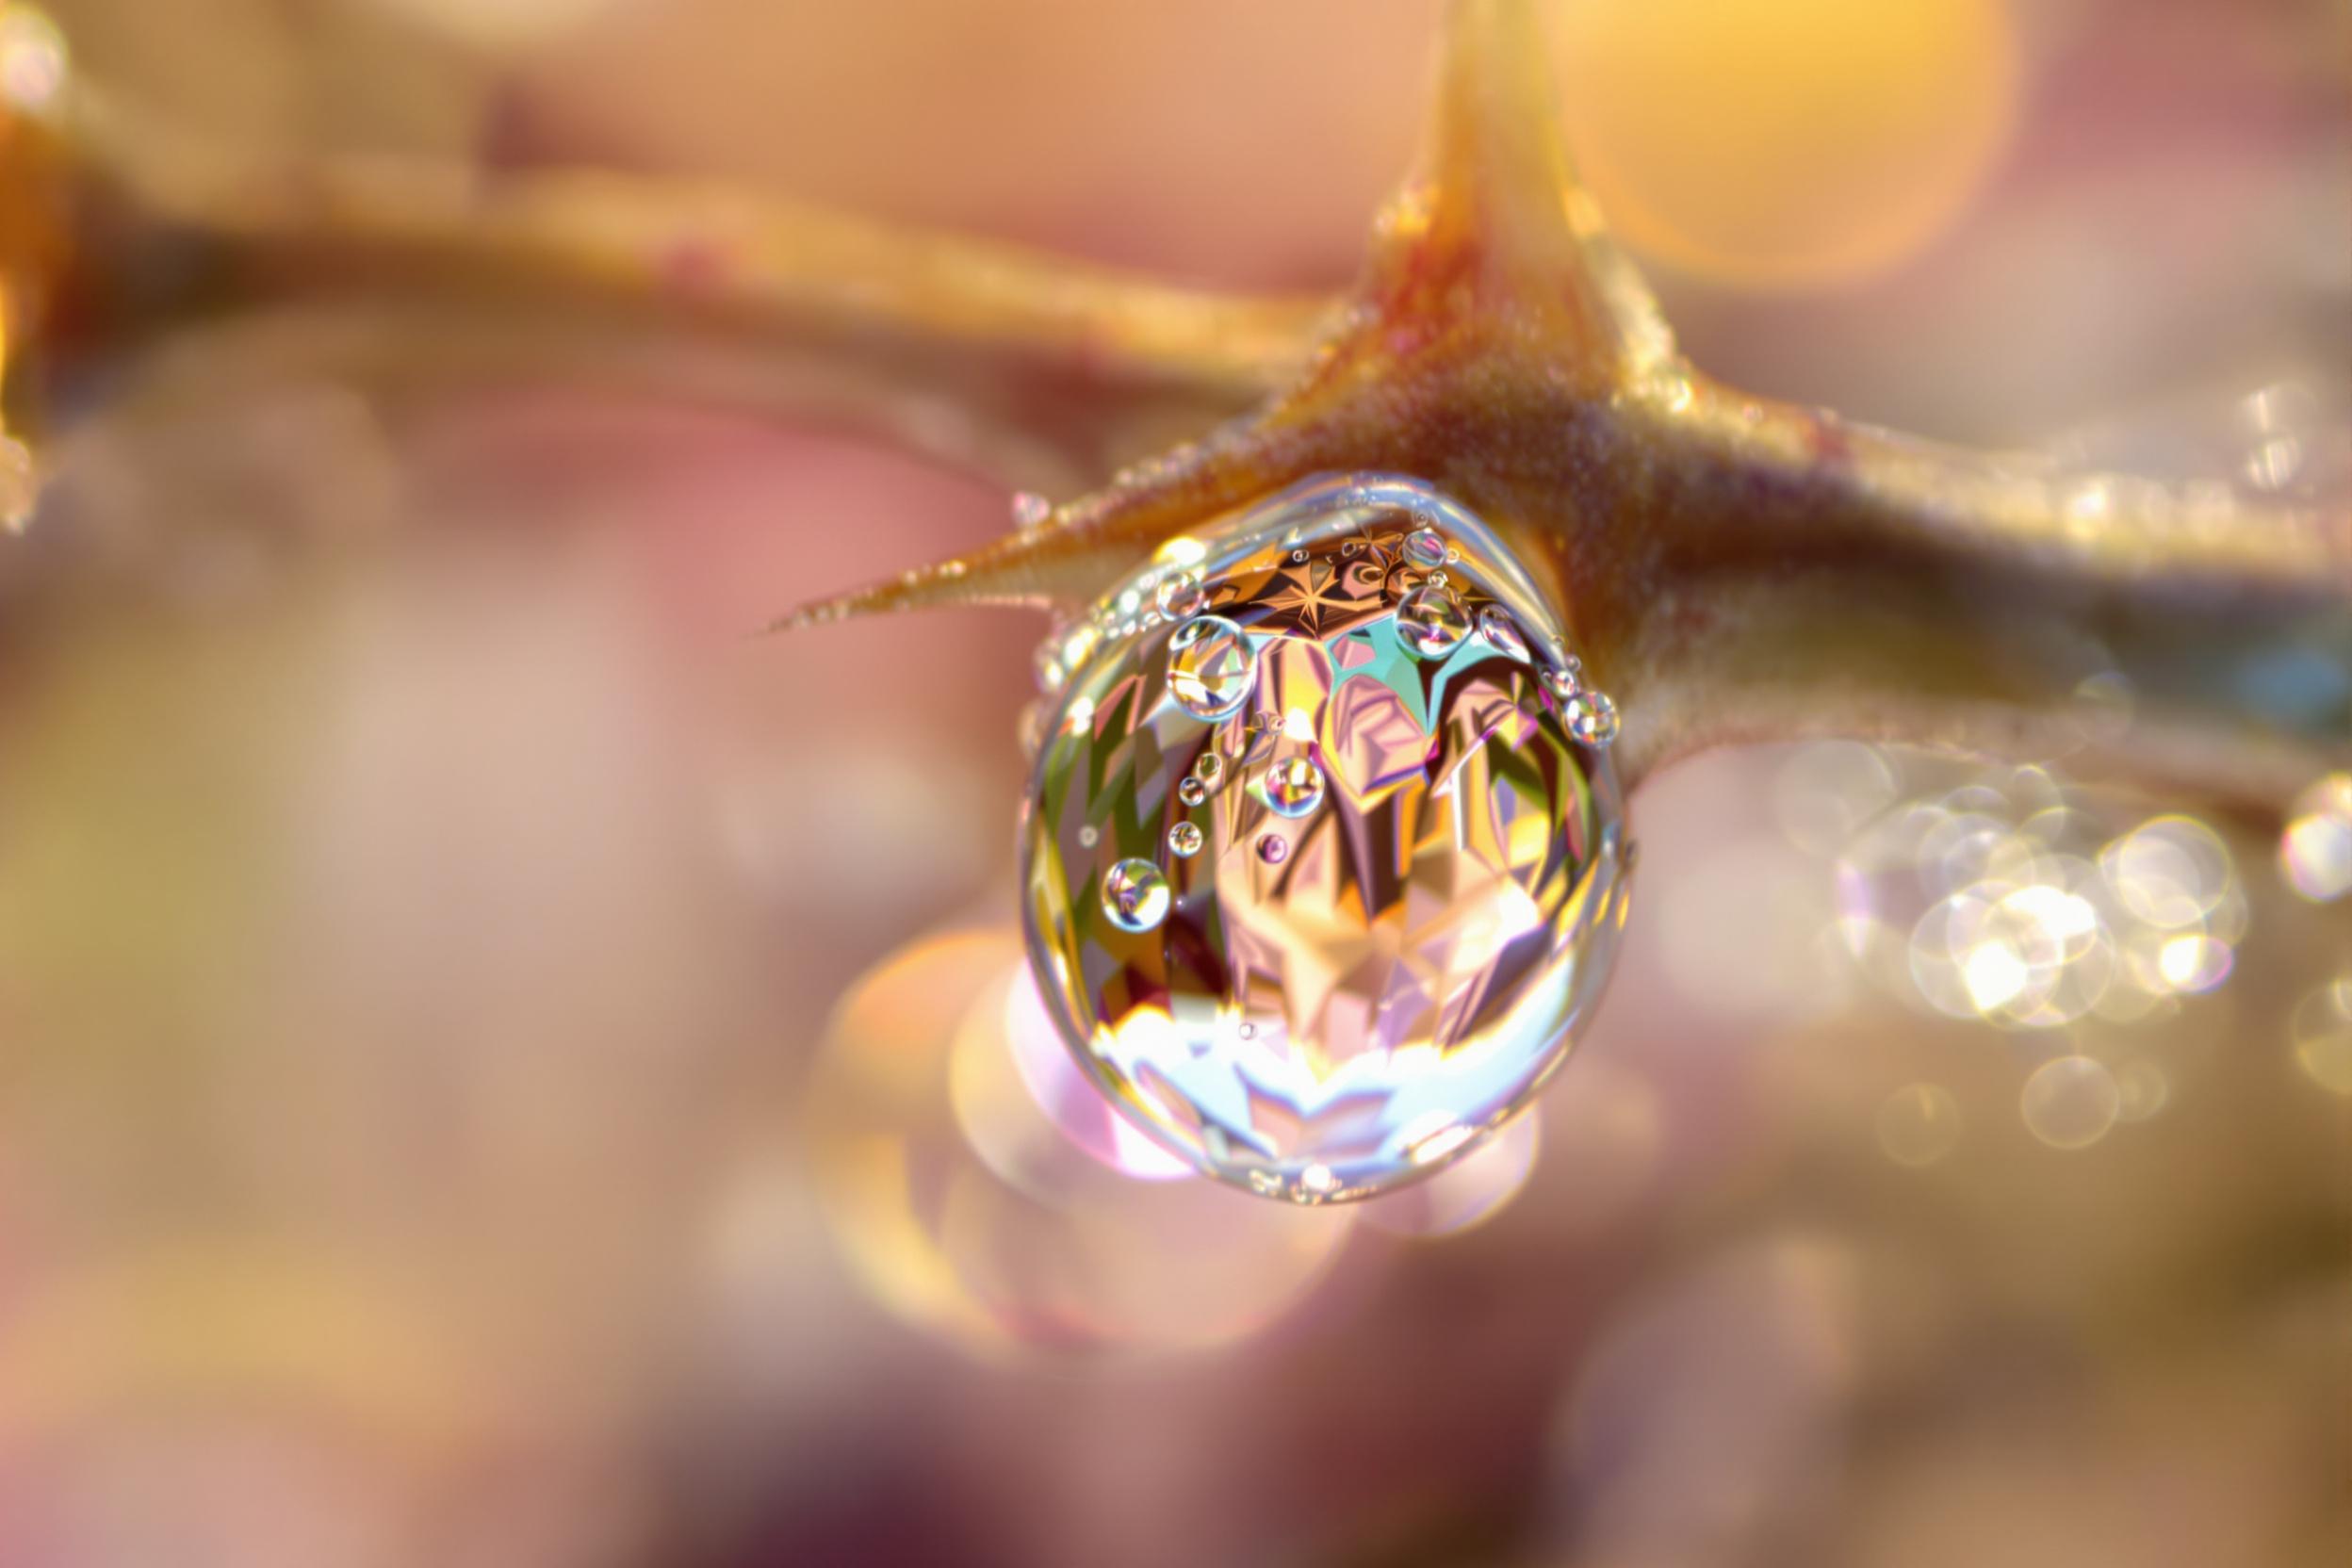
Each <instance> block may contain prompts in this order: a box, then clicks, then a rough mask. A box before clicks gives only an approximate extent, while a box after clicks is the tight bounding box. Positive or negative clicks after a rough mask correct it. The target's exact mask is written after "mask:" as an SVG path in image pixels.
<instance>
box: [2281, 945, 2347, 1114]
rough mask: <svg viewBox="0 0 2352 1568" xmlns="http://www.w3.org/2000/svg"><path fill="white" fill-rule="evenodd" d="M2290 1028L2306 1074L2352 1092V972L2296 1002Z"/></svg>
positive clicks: (2299, 1064) (2338, 1091)
mask: <svg viewBox="0 0 2352 1568" xmlns="http://www.w3.org/2000/svg"><path fill="white" fill-rule="evenodd" d="M2290 1028H2291V1030H2292V1032H2293V1037H2294V1043H2295V1065H2296V1066H2297V1067H2299V1068H2301V1069H2302V1070H2303V1073H2304V1076H2305V1077H2307V1078H2309V1079H2311V1082H2312V1083H2314V1084H2317V1085H2318V1086H2320V1087H2321V1088H2324V1089H2326V1090H2327V1092H2328V1093H2330V1094H2341V1095H2345V1096H2352V975H2345V976H2342V977H2339V978H2337V979H2334V980H2330V981H2328V982H2327V984H2326V985H2324V986H2320V987H2318V988H2315V989H2313V990H2312V991H2311V992H2310V993H2309V994H2307V995H2306V996H2305V997H2304V998H2303V1000H2302V1001H2301V1002H2299V1003H2297V1004H2295V1016H2294V1019H2293V1021H2292V1022H2291V1024H2290Z"/></svg>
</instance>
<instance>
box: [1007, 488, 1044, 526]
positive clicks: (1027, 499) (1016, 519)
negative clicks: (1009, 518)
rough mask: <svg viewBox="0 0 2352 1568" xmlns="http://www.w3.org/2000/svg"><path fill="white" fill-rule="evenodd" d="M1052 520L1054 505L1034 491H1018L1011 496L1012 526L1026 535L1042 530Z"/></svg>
mask: <svg viewBox="0 0 2352 1568" xmlns="http://www.w3.org/2000/svg"><path fill="white" fill-rule="evenodd" d="M1053 520H1054V503H1053V502H1052V501H1049V500H1047V499H1046V498H1044V497H1043V496H1040V495H1038V494H1037V492H1036V491H1034V490H1021V491H1018V492H1016V493H1015V494H1014V496H1013V526H1014V527H1015V528H1017V529H1020V530H1021V531H1022V532H1024V533H1026V532H1028V531H1030V530H1032V529H1040V528H1043V527H1044V526H1045V525H1046V524H1048V523H1050V522H1052V521H1053Z"/></svg>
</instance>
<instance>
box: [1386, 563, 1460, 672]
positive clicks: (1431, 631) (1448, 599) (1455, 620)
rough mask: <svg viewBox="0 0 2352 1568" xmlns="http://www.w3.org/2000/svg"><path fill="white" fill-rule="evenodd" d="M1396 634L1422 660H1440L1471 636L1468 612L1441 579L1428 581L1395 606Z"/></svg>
mask: <svg viewBox="0 0 2352 1568" xmlns="http://www.w3.org/2000/svg"><path fill="white" fill-rule="evenodd" d="M1468 635H1470V613H1469V612H1468V611H1467V610H1465V609H1463V608H1462V600H1461V599H1460V598H1459V597H1458V596H1456V595H1455V593H1454V591H1453V590H1452V589H1450V588H1448V587H1446V585H1445V584H1444V583H1443V582H1439V581H1435V580H1431V581H1428V582H1425V583H1423V584H1422V585H1421V586H1420V587H1418V588H1415V589H1414V590H1413V592H1412V593H1410V594H1407V595H1406V596H1405V598H1404V602H1403V603H1402V604H1399V605H1398V606H1397V637H1398V638H1399V639H1400V640H1401V641H1402V642H1403V643H1404V645H1405V647H1406V649H1407V650H1408V651H1409V652H1411V653H1413V654H1414V655H1415V656H1416V657H1418V658H1422V659H1443V658H1445V657H1446V655H1447V654H1449V653H1451V652H1453V651H1454V649H1455V648H1456V647H1457V646H1459V645H1461V643H1462V639H1463V638H1465V637H1467V636H1468Z"/></svg>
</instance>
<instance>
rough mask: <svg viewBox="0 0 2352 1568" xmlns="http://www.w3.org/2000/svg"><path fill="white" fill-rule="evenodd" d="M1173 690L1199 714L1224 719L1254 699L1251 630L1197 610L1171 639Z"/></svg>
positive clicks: (1189, 709) (1170, 689)
mask: <svg viewBox="0 0 2352 1568" xmlns="http://www.w3.org/2000/svg"><path fill="white" fill-rule="evenodd" d="M1257 677H1258V665H1257V657H1256V655H1255V654H1253V653H1252V652H1251V651H1250V634H1249V633H1248V632H1246V631H1244V630H1242V629H1241V628H1239V627H1237V626H1235V625H1234V624H1233V622H1231V621H1229V620H1227V619H1225V618H1224V617H1223V616H1222V615H1196V616H1194V617H1193V618H1192V619H1191V620H1188V621H1186V622H1185V623H1184V625H1183V626H1181V627H1178V628H1177V629H1176V635H1175V636H1174V637H1172V638H1170V639H1168V694H1169V695H1171V696H1173V697H1174V698H1175V699H1176V705H1177V706H1178V707H1179V708H1182V709H1183V710H1184V711H1185V712H1187V713H1190V714H1191V715H1192V716H1193V717H1194V718H1196V719H1221V718H1224V717H1226V716H1228V715H1229V714H1231V713H1233V711H1235V710H1237V709H1238V708H1240V707H1241V705H1242V704H1243V703H1245V702H1247V701H1249V700H1250V688H1251V687H1252V686H1254V685H1256V684H1257Z"/></svg>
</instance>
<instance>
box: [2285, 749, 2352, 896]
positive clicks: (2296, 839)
mask: <svg viewBox="0 0 2352 1568" xmlns="http://www.w3.org/2000/svg"><path fill="white" fill-rule="evenodd" d="M2278 870H2279V871H2280V873H2281V874H2284V875H2285V877H2286V879H2287V883H2288V885H2289V886H2290V887H2292V888H2294V889H2295V891H2296V892H2297V893H2299V894H2301V895H2302V896H2303V897H2305V898H2307V899H2309V900H2311V902H2312V903H2314V904H2327V903H2331V902H2333V901H2334V900H2336V899H2339V898H2342V897H2343V896H2344V894H2345V893H2346V892H2347V891H2352V774H2342V773H2331V774H2329V775H2328V776H2327V777H2325V778H2323V779H2321V780H2320V781H2319V782H2318V783H2316V784H2313V785H2312V786H2311V788H2310V789H2308V790H2305V791H2304V792H2302V794H2301V795H2299V796H2297V797H2296V799H2295V807H2294V809H2293V810H2292V812H2290V814H2289V816H2288V819H2287V825H2286V829H2285V831H2283V832H2282V833H2280V834H2279V836H2278Z"/></svg>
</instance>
